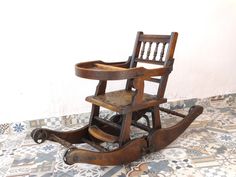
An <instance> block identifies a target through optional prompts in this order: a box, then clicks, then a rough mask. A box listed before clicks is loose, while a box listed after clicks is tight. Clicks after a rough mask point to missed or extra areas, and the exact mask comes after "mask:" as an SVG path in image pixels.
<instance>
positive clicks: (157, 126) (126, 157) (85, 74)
mask: <svg viewBox="0 0 236 177" xmlns="http://www.w3.org/2000/svg"><path fill="white" fill-rule="evenodd" d="M177 36H178V33H176V32H173V33H171V35H146V34H143V32H138V33H137V37H136V41H135V44H134V50H133V54H132V56H131V57H129V59H128V61H126V62H116V63H105V62H103V61H90V62H84V63H78V64H76V66H75V72H76V75H77V76H79V77H82V78H87V79H95V80H99V83H98V85H97V88H96V92H95V94H94V95H93V96H89V97H87V98H86V100H87V101H88V102H90V103H92V110H91V115H90V121H89V124H88V125H87V126H85V127H83V128H81V129H78V130H73V131H67V132H60V131H54V130H50V129H46V128H37V129H35V130H33V131H32V133H31V136H32V138H33V139H34V141H35V142H37V143H42V142H44V141H45V140H51V141H55V142H58V143H60V144H62V145H64V146H65V147H67V148H68V149H67V151H66V153H65V155H64V161H65V163H67V164H74V163H78V162H80V163H90V164H97V165H120V164H127V163H129V162H132V161H134V160H137V159H139V158H141V156H142V155H145V154H147V153H151V152H155V151H158V150H160V149H162V148H164V147H166V146H167V145H169V144H170V143H171V142H173V141H174V140H175V139H176V138H177V137H178V136H179V135H180V134H181V133H183V132H184V130H185V129H186V128H187V127H188V126H189V125H190V124H191V123H192V121H193V120H194V119H195V118H196V117H198V116H199V115H200V114H201V113H202V111H203V108H202V107H201V106H193V107H191V108H190V110H189V112H188V114H187V115H184V114H181V113H178V112H176V111H173V110H169V109H166V108H163V107H160V104H162V103H165V102H167V99H165V98H164V93H165V89H166V84H167V80H168V76H169V74H170V72H171V71H172V68H173V63H174V58H173V55H174V50H175V45H176V41H177ZM139 62H140V63H148V64H153V65H159V67H156V68H154V69H147V68H144V67H137V63H139ZM121 79H126V80H127V82H126V87H125V89H123V90H117V91H112V92H106V85H107V81H109V80H121ZM144 81H150V82H153V83H156V84H157V85H158V87H157V94H156V95H151V94H148V93H144ZM155 86H156V85H155ZM100 107H104V108H106V109H109V110H111V111H113V112H116V114H115V115H113V116H112V117H111V118H110V119H108V120H107V119H104V118H101V116H99V114H100ZM160 111H164V112H166V113H168V114H172V115H175V116H179V117H182V118H183V120H181V121H180V122H178V123H177V124H176V125H174V126H171V127H168V128H162V127H161V120H160ZM146 113H151V123H150V122H149V118H148V117H147V115H146ZM142 117H143V118H145V120H146V123H145V124H144V123H141V122H140V121H138V120H139V119H141V118H142ZM131 126H134V127H137V128H139V129H142V130H144V131H146V132H147V135H143V136H142V137H138V138H133V139H131V137H130V131H131V129H130V127H131ZM103 142H109V143H116V145H118V147H117V148H116V149H113V150H109V149H108V148H106V146H103V145H102V143H103ZM80 143H88V144H89V145H91V146H93V147H94V148H95V149H97V151H91V150H85V149H79V148H77V147H76V146H75V145H73V144H80ZM103 144H104V143H103Z"/></svg>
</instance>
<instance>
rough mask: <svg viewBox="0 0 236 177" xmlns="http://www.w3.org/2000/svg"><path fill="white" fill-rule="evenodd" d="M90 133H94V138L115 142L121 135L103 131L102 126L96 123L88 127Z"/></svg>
mask: <svg viewBox="0 0 236 177" xmlns="http://www.w3.org/2000/svg"><path fill="white" fill-rule="evenodd" d="M88 131H89V133H90V135H92V136H93V137H94V138H97V139H99V140H101V141H105V142H110V143H114V142H117V141H118V139H119V137H117V136H114V135H111V134H108V133H106V132H104V131H102V130H101V129H100V128H98V127H97V126H96V125H93V126H90V127H89V129H88Z"/></svg>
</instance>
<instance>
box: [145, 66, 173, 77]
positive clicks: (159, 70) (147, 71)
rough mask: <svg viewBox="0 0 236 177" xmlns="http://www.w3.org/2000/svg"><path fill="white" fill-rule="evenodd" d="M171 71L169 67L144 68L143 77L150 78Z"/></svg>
mask: <svg viewBox="0 0 236 177" xmlns="http://www.w3.org/2000/svg"><path fill="white" fill-rule="evenodd" d="M171 71H172V68H171V67H163V68H157V69H145V71H144V76H143V77H144V78H145V79H147V78H150V77H152V76H163V75H166V74H170V72H171Z"/></svg>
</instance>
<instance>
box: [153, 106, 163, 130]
mask: <svg viewBox="0 0 236 177" xmlns="http://www.w3.org/2000/svg"><path fill="white" fill-rule="evenodd" d="M152 126H153V128H154V129H160V128H161V118H160V109H159V106H155V107H154V109H153V112H152Z"/></svg>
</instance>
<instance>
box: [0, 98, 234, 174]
mask: <svg viewBox="0 0 236 177" xmlns="http://www.w3.org/2000/svg"><path fill="white" fill-rule="evenodd" d="M193 104H199V105H202V106H204V113H203V114H202V115H201V116H199V117H198V118H197V119H196V120H195V121H194V122H193V123H192V124H191V126H190V127H189V128H188V129H187V130H186V131H185V132H184V133H183V134H182V135H181V136H180V137H179V138H178V139H177V140H176V141H175V142H173V143H172V144H171V145H169V146H168V147H167V148H165V149H163V150H161V151H159V152H156V153H152V154H149V155H146V156H144V157H143V158H142V159H140V160H139V161H136V162H132V163H131V164H129V165H126V166H107V167H100V166H96V165H88V164H75V165H72V166H68V165H66V164H65V163H64V162H63V161H62V156H63V154H64V152H65V148H63V147H62V146H61V145H59V144H57V143H53V142H49V141H47V142H45V143H43V144H40V145H38V144H35V143H34V142H33V140H32V139H31V138H30V131H31V130H32V129H33V128H35V127H50V128H53V129H59V130H71V129H77V128H78V125H79V126H80V127H81V126H83V125H85V124H86V123H87V122H88V117H89V114H80V115H70V116H63V117H53V118H49V119H40V120H32V121H24V122H15V123H10V124H2V125H0V176H6V177H10V176H21V177H23V176H29V177H37V176H42V177H47V176H48V177H49V176H56V177H70V176H81V177H88V176H92V177H100V176H103V177H111V176H112V177H113V176H119V177H124V176H129V177H132V176H140V177H166V176H171V177H172V176H173V177H176V176H186V177H194V176H196V177H203V176H208V177H235V176H236V94H231V95H225V96H217V97H212V98H208V99H191V100H186V101H178V102H175V103H168V104H166V105H165V106H166V107H170V108H172V109H179V111H187V110H188V108H189V107H190V106H191V105H193ZM106 113H107V112H106V111H104V112H103V114H102V116H104V117H105V116H106ZM162 116H163V117H162V123H163V126H164V127H167V126H171V125H173V124H175V123H176V122H178V121H179V119H178V118H176V117H174V116H169V115H168V116H167V115H166V114H162ZM137 131H138V130H137V129H133V134H134V135H136V134H137V133H140V131H138V132H137ZM81 146H86V145H81Z"/></svg>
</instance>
